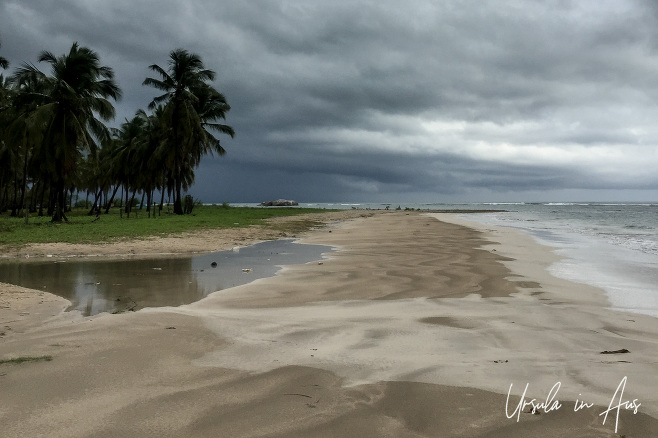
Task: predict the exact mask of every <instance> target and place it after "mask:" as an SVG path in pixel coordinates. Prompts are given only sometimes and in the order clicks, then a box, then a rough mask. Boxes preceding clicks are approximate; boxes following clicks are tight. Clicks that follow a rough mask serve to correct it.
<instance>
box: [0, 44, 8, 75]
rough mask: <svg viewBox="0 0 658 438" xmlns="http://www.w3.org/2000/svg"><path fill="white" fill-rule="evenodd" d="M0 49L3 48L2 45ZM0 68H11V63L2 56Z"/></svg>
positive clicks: (0, 57)
mask: <svg viewBox="0 0 658 438" xmlns="http://www.w3.org/2000/svg"><path fill="white" fill-rule="evenodd" d="M0 47H2V44H0ZM0 68H4V69H7V68H9V61H8V60H7V59H6V58H3V57H2V56H0Z"/></svg>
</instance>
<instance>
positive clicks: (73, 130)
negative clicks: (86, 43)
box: [0, 43, 235, 222]
mask: <svg viewBox="0 0 658 438" xmlns="http://www.w3.org/2000/svg"><path fill="white" fill-rule="evenodd" d="M38 61H39V62H40V63H41V62H43V63H46V64H49V67H50V73H49V74H48V73H44V72H42V71H41V70H39V69H38V68H37V67H36V66H34V65H33V64H30V63H24V64H22V65H21V66H20V67H18V68H17V69H15V70H14V72H13V73H12V74H11V75H9V76H8V77H4V76H3V75H2V74H0V162H1V163H2V165H1V166H0V212H2V211H7V210H11V214H13V215H18V214H20V212H21V210H23V211H26V212H27V211H29V210H31V211H35V210H37V208H38V210H39V213H40V214H43V208H44V206H47V208H48V213H47V214H49V215H52V220H53V221H54V222H61V221H63V220H67V218H66V208H67V205H69V204H67V199H71V197H72V196H71V195H72V194H73V193H74V192H77V191H86V192H87V193H89V194H92V197H93V199H94V202H93V207H92V210H91V211H90V213H92V212H94V211H95V212H96V213H100V210H101V205H102V204H104V205H105V211H106V212H107V211H109V207H110V206H111V205H112V203H113V201H114V200H115V196H116V195H117V193H118V191H119V189H120V188H121V189H122V193H124V194H125V200H126V202H125V204H124V205H125V206H126V207H128V206H130V205H132V202H131V199H134V197H135V196H136V194H141V195H142V197H144V196H145V197H146V198H147V202H146V205H147V206H148V208H150V206H151V205H152V204H153V203H154V195H155V193H156V191H157V192H159V193H160V194H161V199H160V206H162V203H163V200H164V194H165V192H166V193H169V194H170V195H171V196H173V198H174V202H173V205H174V213H175V214H183V212H184V210H183V205H182V199H181V194H182V192H183V191H185V190H187V189H188V188H189V187H190V186H191V185H192V184H193V182H194V169H195V168H196V167H197V166H198V165H199V163H200V161H201V158H202V157H203V156H204V155H206V154H208V153H210V154H212V153H218V154H219V155H224V154H225V152H226V151H225V150H224V148H223V147H222V146H221V144H220V141H219V140H218V139H217V138H216V137H215V135H216V134H228V135H230V136H231V137H233V136H234V135H235V132H234V130H233V128H231V127H230V126H228V125H225V124H222V123H219V122H221V121H223V120H225V119H226V113H227V112H228V111H229V110H230V106H229V105H228V103H227V102H226V98H225V97H224V96H223V95H222V94H221V93H220V92H218V91H217V90H216V89H214V88H213V87H212V85H211V82H212V81H213V80H214V78H215V73H214V72H213V71H211V70H208V69H206V68H205V67H204V64H203V62H202V60H201V58H200V57H199V55H197V54H195V53H190V52H188V51H186V50H183V49H177V50H174V51H172V52H171V53H170V57H169V64H168V66H167V68H166V69H165V68H162V67H160V66H158V65H156V64H154V65H151V66H150V67H149V68H150V70H151V71H152V72H154V73H155V76H156V77H154V78H153V77H148V78H146V79H145V80H144V82H143V85H147V86H151V87H154V88H155V89H157V90H159V91H160V92H161V93H162V94H161V95H159V96H156V97H155V98H154V99H153V101H152V102H151V103H150V104H149V106H148V109H149V111H150V112H149V113H147V112H145V111H144V110H141V109H140V110H138V111H137V112H136V113H135V116H134V117H133V118H132V119H130V120H126V121H125V122H124V123H122V124H121V126H120V127H119V128H108V127H107V126H106V123H107V122H109V121H111V120H112V119H113V118H114V116H115V110H114V106H113V104H112V101H117V100H118V99H120V98H121V90H120V89H119V87H118V85H117V83H116V81H115V78H114V72H113V70H112V69H111V68H109V67H107V66H103V65H102V64H101V62H100V59H99V57H98V55H97V54H96V53H95V52H94V51H92V50H90V49H89V48H86V47H81V46H79V45H78V44H77V43H74V44H73V45H72V46H71V49H70V51H69V52H68V53H66V54H64V55H61V56H55V55H53V54H52V53H50V52H47V51H44V52H42V53H41V54H40V55H39V58H38ZM8 66H9V63H8V61H7V60H6V59H4V58H0V68H2V69H7V68H8ZM103 201H104V202H103ZM161 208H162V207H161Z"/></svg>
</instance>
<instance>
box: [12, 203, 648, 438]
mask: <svg viewBox="0 0 658 438" xmlns="http://www.w3.org/2000/svg"><path fill="white" fill-rule="evenodd" d="M332 214H333V213H332ZM236 233H243V234H236V235H226V234H222V233H221V232H217V233H214V232H207V233H205V234H200V235H188V236H185V237H183V238H178V239H176V238H170V239H155V240H151V241H148V242H134V243H131V244H130V245H116V246H112V245H107V246H100V245H94V246H79V247H78V246H58V245H51V246H48V247H35V246H33V247H30V248H23V249H21V250H15V251H13V252H12V253H11V255H10V256H13V257H22V258H25V256H26V255H27V256H31V257H32V258H34V257H35V256H37V257H40V256H41V257H42V256H47V255H57V256H62V257H63V256H78V257H148V256H154V255H161V254H169V253H180V252H190V251H194V252H204V251H214V250H217V249H220V248H230V247H231V246H233V245H237V244H241V245H246V244H249V243H251V242H255V241H260V240H265V239H267V238H277V237H282V236H277V235H268V236H262V235H259V234H258V233H257V232H256V231H254V230H253V229H249V230H245V231H239V232H237V231H236ZM301 237H302V239H301V242H302V243H312V244H321V245H328V246H332V247H334V248H335V249H336V251H334V252H331V253H330V254H328V255H326V257H325V258H324V259H322V260H319V261H315V262H311V263H307V264H303V265H294V266H288V267H285V268H284V269H283V270H281V271H280V272H279V273H278V274H277V275H276V276H274V277H270V278H263V279H259V280H256V281H254V282H252V283H249V284H246V285H243V286H238V287H234V288H231V289H226V290H223V291H221V292H218V293H215V294H211V295H209V296H208V297H206V298H204V299H202V300H201V301H198V302H196V303H193V304H189V305H185V306H180V307H167V308H147V309H143V310H140V311H138V312H128V313H123V314H118V315H109V314H101V315H97V316H94V317H82V316H80V315H79V314H76V313H74V312H64V309H65V308H66V307H67V306H68V302H67V301H66V300H64V299H61V298H58V297H55V296H53V295H51V294H48V293H46V292H43V291H34V290H28V289H24V288H20V287H16V286H11V285H6V284H0V333H2V335H0V361H2V360H8V359H13V358H20V357H24V358H28V357H30V358H43V360H34V361H31V362H29V361H28V362H23V363H0V427H1V429H0V436H3V437H22V436H55V437H60V436H61V437H114V436H116V437H125V436H134V437H151V436H152V437H168V436H171V437H180V436H185V437H206V436H226V437H266V436H267V437H309V436H312V437H333V436H354V437H444V436H445V437H453V436H454V437H525V436H533V437H553V436H570V437H619V436H626V437H651V436H655V434H656V431H658V380H657V379H656V376H657V375H658V348H656V347H657V345H658V319H656V318H653V317H651V316H647V315H641V314H634V313H627V312H621V311H614V310H611V309H609V303H608V302H607V301H606V296H605V294H604V293H603V292H602V291H601V290H599V289H596V288H594V287H591V286H586V285H584V284H580V283H574V282H569V281H567V280H563V279H560V278H557V277H554V276H552V275H551V274H550V273H549V271H548V268H549V266H551V264H553V263H555V262H556V261H557V260H558V256H557V255H556V254H555V253H554V252H552V251H551V250H550V248H547V247H544V246H541V245H539V244H538V243H537V242H536V241H534V240H533V239H532V238H531V237H530V236H529V235H526V234H523V233H521V232H519V231H515V230H511V229H506V228H497V227H493V226H488V225H479V224H477V223H474V222H470V221H466V220H464V219H461V218H459V217H456V216H454V215H450V214H440V213H425V212H415V211H414V212H405V211H377V212H375V211H347V212H340V213H335V214H334V216H329V217H328V219H327V220H326V221H325V226H323V227H318V228H317V229H315V230H312V231H310V232H307V233H304V234H303V235H302V236H301ZM46 358H47V359H46ZM524 402H525V403H524ZM540 405H541V406H540ZM533 406H537V411H538V412H536V414H535V415H533V413H532V412H530V411H531V410H532V407H533ZM523 411H525V412H523ZM606 411H607V413H608V415H607V416H605V413H606ZM602 413H603V415H601V414H602Z"/></svg>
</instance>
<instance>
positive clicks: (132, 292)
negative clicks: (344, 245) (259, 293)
mask: <svg viewBox="0 0 658 438" xmlns="http://www.w3.org/2000/svg"><path fill="white" fill-rule="evenodd" d="M330 251H332V248H331V247H329V246H323V245H306V244H298V243H295V242H294V241H293V240H291V239H284V240H274V241H268V242H262V243H258V244H255V245H251V246H247V247H240V248H235V249H233V250H229V251H221V252H215V253H210V254H204V255H199V256H194V257H172V258H154V259H128V260H125V259H123V260H102V261H101V260H76V259H46V260H45V261H39V262H28V263H18V262H8V263H1V264H0V281H2V282H5V283H11V284H16V285H19V286H23V287H28V288H31V289H39V290H43V291H46V292H50V293H52V294H55V295H59V296H60V297H64V298H66V299H67V300H69V301H71V303H72V305H71V307H69V310H72V309H75V310H79V311H81V312H82V313H83V314H84V315H86V316H89V315H95V314H98V313H101V312H114V313H116V312H122V311H126V310H138V309H141V308H144V307H163V306H180V305H182V304H189V303H193V302H195V301H198V300H200V299H201V298H203V297H205V296H206V295H208V294H209V293H212V292H215V291H219V290H222V289H227V288H230V287H234V286H239V285H242V284H246V283H249V282H251V281H254V280H256V279H258V278H264V277H271V276H273V275H275V274H276V272H277V271H278V270H279V269H280V266H282V265H294V264H302V263H308V262H311V261H314V260H321V259H322V254H323V253H327V252H330Z"/></svg>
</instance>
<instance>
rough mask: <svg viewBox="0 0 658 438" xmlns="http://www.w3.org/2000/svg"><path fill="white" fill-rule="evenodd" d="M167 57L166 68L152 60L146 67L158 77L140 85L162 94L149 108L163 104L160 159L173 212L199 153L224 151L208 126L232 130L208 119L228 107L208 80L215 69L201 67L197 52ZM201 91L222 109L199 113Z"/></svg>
mask: <svg viewBox="0 0 658 438" xmlns="http://www.w3.org/2000/svg"><path fill="white" fill-rule="evenodd" d="M169 58H170V59H169V68H168V70H165V69H163V68H162V67H160V66H158V65H156V64H153V65H151V66H150V67H149V68H150V69H151V70H153V71H154V72H156V73H157V74H158V75H159V76H160V79H154V78H146V79H145V80H144V82H143V85H150V86H152V87H154V88H157V89H158V90H160V91H164V94H162V95H161V96H158V97H156V98H155V99H153V101H152V102H151V103H150V105H149V108H150V109H153V108H155V107H156V106H157V105H158V104H164V111H163V115H162V122H163V125H164V126H163V130H164V131H165V132H166V134H167V135H165V136H164V138H165V140H164V144H163V146H164V148H165V150H166V152H165V153H164V154H163V156H164V157H165V159H164V162H165V165H166V166H167V168H168V170H169V171H170V172H171V174H172V177H173V186H174V191H175V193H174V213H175V214H183V208H182V202H181V189H182V188H183V185H184V184H185V185H186V184H187V183H188V182H189V181H191V180H192V181H193V179H194V178H193V174H194V173H193V169H194V167H196V166H198V164H199V161H200V159H201V156H202V155H204V154H205V153H207V152H208V151H211V150H216V151H218V152H219V153H220V154H222V153H223V151H224V150H223V148H221V146H220V145H219V141H218V140H217V139H216V138H215V137H213V136H212V135H210V133H209V131H208V129H212V130H217V131H218V132H222V133H227V134H229V135H231V136H233V135H234V134H235V133H234V131H233V129H232V128H230V127H229V126H226V125H219V124H213V123H212V120H214V119H215V118H217V117H219V118H224V116H225V114H226V112H227V111H228V110H229V109H230V107H229V106H228V104H227V103H226V99H224V98H223V96H222V95H221V94H220V93H219V92H217V91H216V90H215V89H214V88H212V87H211V86H210V85H209V84H208V82H209V81H212V80H214V78H215V72H213V71H212V70H208V69H206V68H205V67H204V65H203V61H202V60H201V57H200V56H199V55H197V54H195V53H190V52H188V51H187V50H183V49H176V50H173V51H172V52H171V53H170V54H169ZM204 95H208V96H210V97H212V99H214V101H215V102H216V104H217V105H218V106H221V105H223V106H221V108H222V110H223V112H222V111H218V110H217V109H215V110H214V111H215V113H214V114H213V111H211V110H210V109H209V110H208V115H207V116H203V115H202V114H201V113H200V100H201V99H200V97H201V96H204ZM219 101H221V102H219ZM215 125H216V126H215ZM190 172H192V178H191V179H190Z"/></svg>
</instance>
